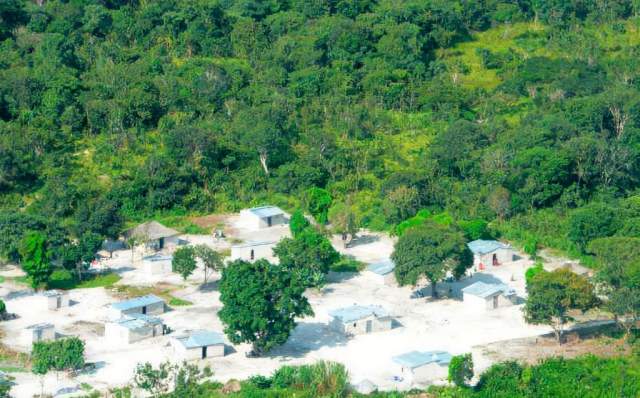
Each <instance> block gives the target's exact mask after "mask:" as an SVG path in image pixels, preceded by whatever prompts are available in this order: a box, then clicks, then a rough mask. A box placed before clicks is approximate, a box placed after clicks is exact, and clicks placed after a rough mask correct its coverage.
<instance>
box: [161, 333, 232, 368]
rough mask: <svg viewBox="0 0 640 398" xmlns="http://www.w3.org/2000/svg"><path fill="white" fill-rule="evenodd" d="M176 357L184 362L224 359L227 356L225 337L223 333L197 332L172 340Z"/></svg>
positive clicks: (178, 336)
mask: <svg viewBox="0 0 640 398" xmlns="http://www.w3.org/2000/svg"><path fill="white" fill-rule="evenodd" d="M170 342H171V347H173V350H174V353H175V354H176V356H177V357H178V358H180V359H182V360H185V361H188V360H194V359H205V358H212V357H223V356H224V354H225V345H224V337H223V336H222V334H221V333H218V332H212V331H208V330H195V331H192V332H189V333H185V334H182V335H177V336H174V337H172V338H171V340H170Z"/></svg>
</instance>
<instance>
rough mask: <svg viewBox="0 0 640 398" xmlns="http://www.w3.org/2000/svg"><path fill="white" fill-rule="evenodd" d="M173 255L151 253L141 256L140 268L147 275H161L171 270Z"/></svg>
mask: <svg viewBox="0 0 640 398" xmlns="http://www.w3.org/2000/svg"><path fill="white" fill-rule="evenodd" d="M172 260H173V256H162V255H160V254H153V255H151V256H145V257H142V268H143V270H144V271H145V273H146V274H147V275H163V274H168V273H170V272H171V261H172Z"/></svg>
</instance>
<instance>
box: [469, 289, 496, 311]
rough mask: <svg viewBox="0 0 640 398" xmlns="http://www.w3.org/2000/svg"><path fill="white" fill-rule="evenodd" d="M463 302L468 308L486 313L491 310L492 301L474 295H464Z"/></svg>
mask: <svg viewBox="0 0 640 398" xmlns="http://www.w3.org/2000/svg"><path fill="white" fill-rule="evenodd" d="M462 301H463V302H464V303H465V305H466V306H467V307H468V308H473V309H476V310H482V311H485V310H487V309H489V308H491V303H492V299H491V298H488V299H483V298H482V297H478V296H475V295H473V294H468V293H464V292H463V293H462Z"/></svg>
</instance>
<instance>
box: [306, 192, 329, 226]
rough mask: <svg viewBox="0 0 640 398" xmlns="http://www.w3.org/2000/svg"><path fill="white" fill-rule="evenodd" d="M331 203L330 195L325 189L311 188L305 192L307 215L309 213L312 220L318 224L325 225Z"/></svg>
mask: <svg viewBox="0 0 640 398" xmlns="http://www.w3.org/2000/svg"><path fill="white" fill-rule="evenodd" d="M331 201H332V199H331V195H330V194H329V192H328V191H327V190H325V189H322V188H317V187H313V188H310V189H309V190H307V193H306V204H307V210H309V213H311V215H313V218H315V219H316V221H317V222H318V223H320V224H326V223H327V220H328V213H329V207H331Z"/></svg>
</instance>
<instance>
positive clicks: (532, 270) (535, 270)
mask: <svg viewBox="0 0 640 398" xmlns="http://www.w3.org/2000/svg"><path fill="white" fill-rule="evenodd" d="M542 271H544V267H543V265H542V262H540V261H536V263H535V264H533V266H532V267H529V268H527V271H526V272H525V273H524V279H525V281H526V283H527V286H528V285H529V283H530V282H531V280H532V279H533V277H534V276H536V275H538V274H539V273H540V272H542Z"/></svg>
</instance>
